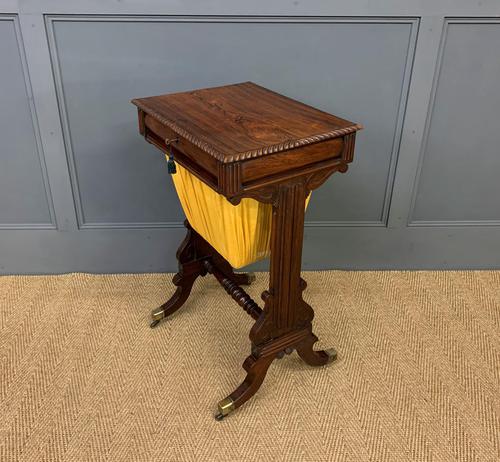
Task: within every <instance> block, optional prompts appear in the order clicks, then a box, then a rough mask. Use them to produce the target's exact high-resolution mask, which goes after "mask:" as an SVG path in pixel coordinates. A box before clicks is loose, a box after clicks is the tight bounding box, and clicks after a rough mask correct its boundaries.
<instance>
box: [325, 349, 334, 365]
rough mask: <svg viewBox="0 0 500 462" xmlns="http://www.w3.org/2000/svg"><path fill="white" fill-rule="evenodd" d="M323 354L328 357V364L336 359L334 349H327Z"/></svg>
mask: <svg viewBox="0 0 500 462" xmlns="http://www.w3.org/2000/svg"><path fill="white" fill-rule="evenodd" d="M325 353H326V354H327V355H328V362H332V361H335V360H336V359H337V350H335V348H328V349H327V350H325Z"/></svg>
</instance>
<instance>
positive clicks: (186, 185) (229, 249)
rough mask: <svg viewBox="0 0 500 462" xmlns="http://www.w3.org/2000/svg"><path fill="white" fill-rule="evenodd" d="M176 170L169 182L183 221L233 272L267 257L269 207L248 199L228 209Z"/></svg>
mask: <svg viewBox="0 0 500 462" xmlns="http://www.w3.org/2000/svg"><path fill="white" fill-rule="evenodd" d="M176 168H177V173H175V174H173V175H172V179H173V181H174V186H175V189H176V191H177V195H178V196H179V200H180V203H181V205H182V208H183V210H184V213H185V214H186V218H187V219H188V221H189V223H190V225H191V226H192V227H193V229H194V230H195V231H196V232H197V233H198V234H200V236H202V237H203V238H204V239H205V240H206V241H207V242H209V243H210V245H211V246H212V247H213V248H214V249H215V250H217V252H219V253H220V254H221V255H222V256H223V257H224V258H225V259H226V260H227V261H228V262H229V263H230V264H231V266H232V267H233V268H241V267H242V266H246V265H249V264H250V263H253V262H256V261H258V260H262V259H263V258H266V257H268V256H269V254H270V242H271V220H272V213H273V209H272V205H270V204H263V203H262V202H258V201H256V200H255V199H250V198H245V199H241V202H240V203H239V204H238V205H232V204H231V203H230V202H229V201H228V200H227V199H226V198H225V197H224V196H223V195H221V194H219V193H217V192H216V191H214V190H213V189H212V188H210V186H208V185H206V184H205V183H204V182H203V181H201V180H200V179H198V178H197V177H196V176H195V175H193V174H192V173H190V172H189V171H188V170H186V169H185V168H184V167H182V165H179V163H177V165H176ZM310 197H311V196H310V195H309V196H308V197H307V199H306V207H307V204H308V202H309V198H310Z"/></svg>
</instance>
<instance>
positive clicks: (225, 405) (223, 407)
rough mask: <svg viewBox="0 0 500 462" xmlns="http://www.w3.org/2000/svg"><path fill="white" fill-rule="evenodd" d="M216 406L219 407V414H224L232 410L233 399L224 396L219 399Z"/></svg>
mask: <svg viewBox="0 0 500 462" xmlns="http://www.w3.org/2000/svg"><path fill="white" fill-rule="evenodd" d="M217 407H218V408H219V414H220V415H222V416H226V415H228V414H229V413H231V412H233V411H234V401H233V400H232V399H231V398H229V397H227V398H224V399H223V400H222V401H219V403H218V404H217Z"/></svg>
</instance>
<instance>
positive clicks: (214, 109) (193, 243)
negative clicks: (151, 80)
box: [132, 82, 361, 420]
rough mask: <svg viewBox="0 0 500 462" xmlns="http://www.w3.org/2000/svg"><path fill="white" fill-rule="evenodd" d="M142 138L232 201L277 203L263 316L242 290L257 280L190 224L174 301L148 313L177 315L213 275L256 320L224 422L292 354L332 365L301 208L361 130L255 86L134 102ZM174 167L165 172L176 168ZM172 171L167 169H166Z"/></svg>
mask: <svg viewBox="0 0 500 462" xmlns="http://www.w3.org/2000/svg"><path fill="white" fill-rule="evenodd" d="M132 102H133V104H135V105H136V106H137V108H138V114H139V131H140V133H141V134H142V135H143V136H144V137H145V139H146V140H147V141H148V142H150V143H152V144H153V145H155V146H156V147H157V148H158V149H160V150H161V151H162V152H164V153H169V156H170V161H173V160H174V159H175V162H177V163H178V164H180V165H181V166H182V167H183V168H184V169H187V170H188V171H189V172H190V173H192V174H193V175H195V176H196V178H198V179H199V180H201V181H202V182H204V183H205V184H206V185H208V186H209V187H210V188H212V189H213V190H214V191H216V192H217V193H219V194H221V195H223V196H224V197H225V198H226V199H227V200H228V201H229V202H230V203H232V204H234V205H236V204H239V203H240V201H241V200H242V199H243V198H252V199H255V200H257V201H259V202H263V203H266V204H271V206H272V224H271V232H270V250H271V252H270V277H269V288H268V290H265V291H264V292H263V294H262V299H263V301H264V307H263V308H261V307H259V306H258V305H257V303H256V302H255V301H254V300H252V299H251V298H250V296H249V295H248V294H247V293H246V292H245V291H244V290H243V289H242V288H241V287H240V286H242V285H247V284H250V283H251V282H252V280H253V278H252V275H251V274H248V273H247V274H244V273H236V272H234V270H233V268H232V266H231V265H230V264H229V262H228V261H227V259H225V258H224V257H223V256H222V255H221V254H220V253H219V252H217V251H216V250H215V249H214V248H213V246H212V245H211V244H210V243H209V242H207V240H205V239H204V238H203V237H202V236H201V235H200V234H199V233H198V232H197V231H195V230H194V229H193V227H192V226H191V225H190V224H189V223H188V222H187V221H186V223H185V224H186V227H187V236H186V238H185V239H184V241H183V242H182V244H181V246H180V247H179V250H178V251H177V259H178V263H179V272H178V273H177V274H176V275H175V276H174V279H173V282H174V284H175V285H176V286H177V290H176V292H175V294H174V295H173V296H172V298H171V299H170V300H168V301H167V302H166V303H164V304H163V305H162V306H161V307H159V308H158V309H155V310H153V313H152V317H153V320H152V323H151V325H152V327H154V326H155V325H156V324H157V323H158V322H159V321H160V320H161V319H163V318H165V317H167V316H169V315H171V314H172V313H173V312H174V311H176V310H178V309H179V308H180V307H181V306H182V305H183V303H184V302H185V301H186V299H187V298H188V296H189V293H190V291H191V287H192V286H193V283H194V281H195V279H196V278H197V277H198V276H205V275H206V274H207V273H210V274H213V275H214V276H215V277H216V279H217V280H218V281H219V282H220V284H221V285H222V286H223V287H224V289H225V290H226V291H227V292H228V294H229V295H231V296H232V298H233V299H234V300H235V301H236V302H237V303H238V304H239V305H240V306H241V307H242V308H243V309H244V310H245V311H246V312H247V313H248V314H249V315H250V316H251V317H252V318H253V319H254V320H255V323H254V325H253V327H252V328H251V330H250V342H251V345H250V354H249V356H248V357H247V358H246V360H245V361H244V363H243V368H244V369H245V370H246V372H247V375H246V378H245V379H244V381H243V382H242V383H241V384H240V385H239V386H238V387H237V388H236V389H235V390H234V391H233V392H232V393H231V394H230V395H229V396H228V397H227V398H225V399H223V400H222V401H220V402H219V403H218V413H217V415H216V418H217V419H218V420H220V419H222V418H224V417H225V416H226V415H228V414H229V413H230V412H232V411H233V410H235V409H236V408H238V407H240V406H241V405H242V404H243V403H245V402H246V401H247V400H248V399H249V398H251V397H252V396H253V395H254V394H255V392H256V391H257V390H258V389H259V387H260V385H261V384H262V382H263V380H264V377H265V375H266V372H267V370H268V368H269V366H270V365H271V363H272V361H273V360H274V359H275V358H281V357H283V355H284V354H290V353H291V352H292V351H293V350H296V351H297V353H298V354H299V356H300V357H301V358H302V359H303V360H304V361H305V362H306V363H307V364H309V365H311V366H322V365H324V364H326V363H328V362H330V361H332V360H334V359H335V357H336V353H335V350H333V349H332V350H322V351H316V350H314V349H313V345H314V343H315V342H316V341H317V340H318V339H317V337H316V336H315V335H314V333H313V331H312V319H313V316H314V312H313V309H312V308H311V307H310V306H309V305H308V304H307V303H306V302H305V301H304V300H303V298H302V292H303V290H304V289H305V288H306V282H305V281H304V279H302V278H301V275H300V269H301V259H302V240H303V234H304V206H305V201H306V198H307V196H308V195H309V193H310V192H311V191H312V190H314V189H316V188H318V187H319V186H320V185H321V184H322V183H323V182H324V181H325V180H326V179H327V178H328V177H329V176H330V175H331V174H332V173H334V172H336V171H339V172H345V171H346V170H347V167H348V164H349V163H350V162H351V161H352V159H353V153H354V140H355V136H356V131H357V130H359V129H360V128H361V126H360V125H358V124H355V123H352V122H349V121H347V120H343V119H340V118H338V117H336V116H333V115H331V114H327V113H325V112H322V111H320V110H317V109H314V108H312V107H310V106H307V105H305V104H302V103H300V102H298V101H295V100H292V99H290V98H287V97H285V96H282V95H279V94H277V93H275V92H273V91H270V90H268V89H266V88H263V87H261V86H259V85H256V84H254V83H251V82H245V83H240V84H235V85H227V86H222V87H215V88H206V89H202V90H195V91H188V92H184V93H174V94H167V95H161V96H153V97H149V98H140V99H134V100H133V101H132ZM170 161H169V164H170ZM169 167H171V166H170V165H169Z"/></svg>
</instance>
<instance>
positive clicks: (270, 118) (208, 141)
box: [132, 82, 362, 163]
mask: <svg viewBox="0 0 500 462" xmlns="http://www.w3.org/2000/svg"><path fill="white" fill-rule="evenodd" d="M132 103H134V104H135V105H136V106H137V107H139V108H140V109H142V110H143V111H144V112H145V113H147V114H149V115H150V116H151V117H153V118H154V119H156V120H158V121H159V122H160V123H162V124H163V125H165V126H167V127H169V128H170V129H172V130H173V131H174V132H175V133H176V134H178V135H179V136H181V137H183V138H185V139H186V140H188V141H190V142H191V143H192V144H193V145H195V146H197V147H198V148H200V149H201V150H203V151H205V152H206V153H207V154H209V155H210V156H212V157H214V158H216V159H217V160H218V161H219V162H222V163H231V162H237V161H241V160H246V159H251V158H255V157H261V156H265V155H268V154H274V153H277V152H282V151H287V150H290V149H293V148H297V147H299V146H306V145H309V144H314V143H318V142H321V141H326V140H330V139H333V138H338V137H342V136H344V135H347V134H349V133H353V132H355V131H357V130H359V129H361V128H362V127H361V125H359V124H355V123H353V122H349V121H347V120H344V119H341V118H339V117H336V116H334V115H332V114H328V113H326V112H323V111H320V110H318V109H315V108H313V107H311V106H308V105H306V104H303V103H301V102H299V101H296V100H293V99H291V98H288V97H286V96H282V95H280V94H278V93H275V92H273V91H271V90H268V89H266V88H264V87H261V86H259V85H257V84H255V83H253V82H244V83H238V84H234V85H226V86H222V87H214V88H204V89H201V90H193V91H187V92H182V93H172V94H167V95H160V96H152V97H149V98H139V99H134V100H132Z"/></svg>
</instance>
